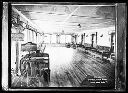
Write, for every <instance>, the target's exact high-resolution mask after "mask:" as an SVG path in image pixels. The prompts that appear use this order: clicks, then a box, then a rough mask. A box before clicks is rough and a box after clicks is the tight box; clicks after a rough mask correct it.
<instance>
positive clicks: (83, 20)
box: [13, 4, 115, 33]
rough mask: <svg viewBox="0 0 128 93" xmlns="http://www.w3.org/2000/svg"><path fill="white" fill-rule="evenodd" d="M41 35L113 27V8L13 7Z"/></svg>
mask: <svg viewBox="0 0 128 93" xmlns="http://www.w3.org/2000/svg"><path fill="white" fill-rule="evenodd" d="M13 7H14V8H16V9H17V10H18V11H20V12H21V13H22V14H23V15H24V16H26V17H27V18H28V19H29V20H31V22H32V23H34V24H36V25H37V26H38V27H39V28H40V31H41V32H43V33H56V32H64V33H75V32H80V31H83V30H91V29H98V28H106V27H112V26H115V7H114V6H96V5H95V6H91V5H90V6H89V5H87V6H86V5H55V4H54V5H52V4H40V5H36V4H35V5H13Z"/></svg>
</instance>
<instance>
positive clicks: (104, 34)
mask: <svg viewBox="0 0 128 93" xmlns="http://www.w3.org/2000/svg"><path fill="white" fill-rule="evenodd" d="M113 31H115V27H108V28H102V29H93V30H86V31H82V32H81V34H82V33H85V43H88V44H91V43H92V42H91V39H92V36H91V34H92V33H96V32H97V45H100V46H108V47H110V46H111V43H110V42H111V39H110V38H111V36H110V35H109V34H110V33H111V32H113ZM94 39H96V38H95V37H94ZM94 41H95V40H94Z"/></svg>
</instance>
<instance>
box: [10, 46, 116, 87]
mask: <svg viewBox="0 0 128 93" xmlns="http://www.w3.org/2000/svg"><path fill="white" fill-rule="evenodd" d="M44 52H45V53H49V57H50V70H51V71H50V84H49V87H91V86H93V87H95V86H96V84H93V83H90V81H89V80H88V79H92V78H93V79H94V78H102V79H106V80H107V83H106V81H105V83H106V85H105V86H110V85H112V83H113V82H114V70H115V69H114V62H113V61H108V62H107V61H102V60H100V59H95V58H93V57H91V56H89V55H88V54H87V53H86V52H85V51H84V49H81V48H77V49H73V48H66V47H51V46H46V48H45V51H44ZM13 77H14V79H12V81H13V82H16V81H17V80H18V79H19V77H16V76H13ZM20 79H21V81H25V82H27V81H26V80H27V79H22V78H20ZM20 79H19V80H20ZM15 85H16V84H15ZM43 85H44V84H40V85H39V84H38V85H37V87H43ZM101 86H102V84H101Z"/></svg>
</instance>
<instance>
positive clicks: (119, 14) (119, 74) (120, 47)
mask: <svg viewBox="0 0 128 93" xmlns="http://www.w3.org/2000/svg"><path fill="white" fill-rule="evenodd" d="M15 3H16V4H23V3H25V4H26V2H3V13H2V89H3V90H5V91H6V90H9V91H17V90H22V88H20V89H12V88H10V84H11V77H10V76H11V73H10V72H11V71H10V70H11V62H10V61H11V48H10V47H11V36H10V35H11V25H9V22H10V21H11V17H9V16H10V15H11V4H15ZM29 3H31V4H33V3H34V4H35V2H27V4H29ZM37 4H68V5H81V4H82V5H90V4H91V5H110V3H86V2H85V3H83V2H82V3H81V2H45V3H44V2H38V3H37ZM111 4H112V5H113V4H114V5H115V7H116V68H115V71H116V74H115V75H116V78H115V79H116V82H115V89H113V90H106V89H103V90H102V89H101V90H99V89H98V90H97V89H95V90H93V89H94V88H93V87H92V89H87V88H82V89H81V88H79V87H78V88H73V87H72V88H65V87H64V88H61V87H57V88H56V87H55V88H51V87H48V88H43V89H41V88H39V89H38V88H36V89H34V88H33V89H24V90H27V91H33V90H34V91H37V90H38V91H40V90H41V91H54V90H61V91H65V90H67V91H77V90H78V91H80V90H82V91H125V90H126V38H127V37H126V31H127V25H126V24H127V22H126V20H127V6H126V3H111Z"/></svg>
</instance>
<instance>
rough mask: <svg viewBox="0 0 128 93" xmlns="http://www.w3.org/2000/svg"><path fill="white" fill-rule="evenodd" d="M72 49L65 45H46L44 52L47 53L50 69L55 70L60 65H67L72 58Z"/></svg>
mask: <svg viewBox="0 0 128 93" xmlns="http://www.w3.org/2000/svg"><path fill="white" fill-rule="evenodd" d="M74 51H75V50H74V49H72V48H66V47H46V49H45V51H44V52H45V53H48V54H49V57H50V69H52V70H56V71H57V70H59V69H60V67H61V66H66V67H68V65H69V64H70V63H71V61H72V59H73V53H74Z"/></svg>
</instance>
